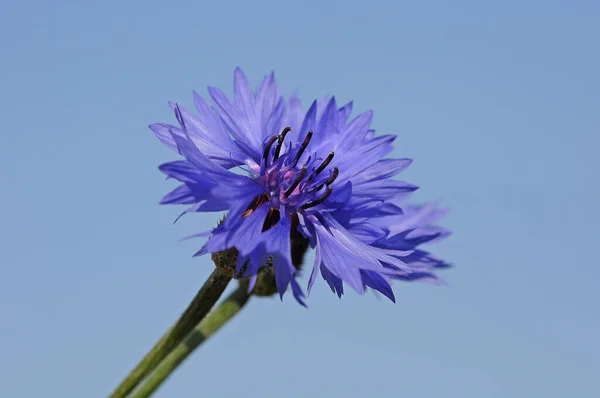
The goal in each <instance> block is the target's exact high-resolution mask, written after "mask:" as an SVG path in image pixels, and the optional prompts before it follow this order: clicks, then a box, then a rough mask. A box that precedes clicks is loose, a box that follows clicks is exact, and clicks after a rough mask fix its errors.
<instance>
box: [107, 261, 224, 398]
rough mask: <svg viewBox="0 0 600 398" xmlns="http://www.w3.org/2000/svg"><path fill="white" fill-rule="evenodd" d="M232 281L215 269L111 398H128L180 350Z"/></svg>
mask: <svg viewBox="0 0 600 398" xmlns="http://www.w3.org/2000/svg"><path fill="white" fill-rule="evenodd" d="M230 280H231V277H230V276H227V275H224V274H223V273H222V272H221V271H220V270H219V269H218V268H216V269H215V270H214V271H213V273H212V274H211V275H210V276H209V277H208V279H207V280H206V282H205V283H204V285H203V286H202V288H200V291H199V292H198V294H196V297H194V299H193V300H192V302H191V303H190V305H189V306H188V308H187V309H186V310H185V312H184V313H183V314H182V315H181V317H180V318H179V320H178V321H177V322H176V323H175V325H173V326H172V327H171V328H170V329H169V330H167V332H166V333H165V334H164V335H163V337H161V339H160V340H159V341H158V343H156V345H155V346H154V347H153V348H152V350H150V352H148V354H146V356H145V357H144V359H142V360H141V362H140V363H139V364H138V365H137V366H136V367H135V369H133V370H132V371H131V373H129V375H128V376H127V377H126V378H125V379H124V380H123V381H122V382H121V384H120V385H119V386H118V387H117V388H116V389H115V391H114V392H113V393H112V394H111V395H110V398H125V397H127V395H128V394H129V393H131V391H133V390H134V389H135V388H136V387H137V386H138V385H139V384H140V382H141V381H142V380H144V379H145V378H146V377H147V376H148V375H149V374H150V373H152V371H153V370H154V369H156V367H157V366H158V365H159V364H160V363H161V362H162V361H163V360H164V359H165V358H166V357H167V356H168V355H169V353H170V352H171V350H173V349H174V348H175V347H177V346H178V345H179V344H180V343H181V342H182V341H183V340H184V339H185V338H186V336H187V335H188V334H190V332H191V331H192V330H194V327H195V326H196V325H197V324H198V323H199V322H200V321H201V320H202V319H204V317H205V316H206V314H208V312H209V311H210V310H211V308H212V307H213V306H214V305H215V303H216V302H217V300H218V299H219V297H221V294H223V291H224V290H225V288H226V287H227V284H228V283H229V281H230Z"/></svg>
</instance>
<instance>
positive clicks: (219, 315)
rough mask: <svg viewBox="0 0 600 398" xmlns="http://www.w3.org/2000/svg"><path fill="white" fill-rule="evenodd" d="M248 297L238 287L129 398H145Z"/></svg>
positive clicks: (238, 308) (232, 314)
mask: <svg viewBox="0 0 600 398" xmlns="http://www.w3.org/2000/svg"><path fill="white" fill-rule="evenodd" d="M249 298H250V295H249V294H248V293H247V287H245V286H243V285H240V286H238V288H237V289H236V290H235V291H234V292H233V293H231V295H230V296H229V297H227V298H226V299H225V301H223V302H222V303H221V304H220V305H219V306H218V307H217V308H215V309H214V310H213V311H212V312H211V313H210V314H208V315H207V316H206V318H204V320H203V321H202V322H200V324H199V325H198V326H197V327H196V328H195V329H194V330H193V331H192V333H190V334H189V335H188V336H187V337H186V339H185V340H184V341H183V343H181V344H179V346H177V348H175V349H174V350H173V351H171V353H170V354H169V355H168V356H167V358H165V360H164V361H163V362H162V363H161V364H160V365H159V366H158V367H157V368H156V370H155V371H154V373H152V375H150V377H148V378H147V379H146V381H145V382H144V383H143V384H142V386H141V387H140V388H139V390H137V391H136V392H134V393H133V394H132V395H131V398H147V397H149V396H150V395H152V394H153V393H154V392H155V391H156V390H157V389H158V388H159V387H160V386H161V385H162V383H163V382H164V381H165V380H166V379H167V378H168V377H169V376H170V375H171V374H172V373H173V372H174V371H175V369H177V367H178V366H179V365H181V363H182V362H183V361H185V359H186V358H187V357H188V356H189V355H190V354H191V353H192V352H194V350H195V349H196V348H197V347H198V346H199V345H200V344H202V343H203V342H204V341H205V340H206V339H208V338H209V337H210V336H212V335H213V334H214V333H215V332H216V331H217V330H219V328H221V327H222V326H223V325H224V324H225V323H227V322H228V321H229V320H230V319H231V318H233V317H234V316H235V315H236V314H237V313H238V312H239V311H240V310H241V309H242V307H243V306H244V305H245V304H246V303H247V302H248V299H249Z"/></svg>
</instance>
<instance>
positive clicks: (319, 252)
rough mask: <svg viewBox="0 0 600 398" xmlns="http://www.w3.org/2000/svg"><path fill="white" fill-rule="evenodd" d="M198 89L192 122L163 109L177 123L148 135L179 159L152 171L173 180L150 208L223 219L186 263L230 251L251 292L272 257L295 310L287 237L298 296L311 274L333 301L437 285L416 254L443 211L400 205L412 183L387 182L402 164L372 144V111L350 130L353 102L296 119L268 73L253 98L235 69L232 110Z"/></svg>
mask: <svg viewBox="0 0 600 398" xmlns="http://www.w3.org/2000/svg"><path fill="white" fill-rule="evenodd" d="M208 92H209V94H210V97H211V98H212V102H213V107H212V108H211V107H210V106H209V105H208V104H207V103H206V102H205V101H204V100H203V99H202V97H200V96H199V95H198V94H197V93H195V92H194V103H195V105H196V108H197V113H193V112H191V111H189V110H187V109H185V108H183V107H181V106H179V105H177V104H170V105H171V108H172V109H173V110H174V112H175V116H176V118H177V121H178V125H169V124H153V125H151V126H150V128H151V129H152V130H153V131H154V133H155V134H156V136H157V137H158V138H159V139H160V140H161V141H162V142H163V143H164V144H165V145H166V146H168V147H170V148H171V149H173V150H175V151H177V152H178V153H179V154H180V155H181V156H183V157H184V160H178V161H174V162H169V163H166V164H163V165H161V166H160V170H161V171H163V172H164V173H165V174H166V175H167V176H168V177H170V178H175V179H177V180H179V181H180V182H182V184H181V185H180V186H179V187H177V188H176V189H175V190H173V191H172V192H171V193H169V194H167V195H166V196H165V197H164V198H163V199H162V201H161V203H163V204H187V205H190V207H189V208H188V209H187V210H186V211H185V212H184V213H183V214H185V213H187V212H205V211H211V212H212V211H223V210H227V211H228V215H227V217H226V218H225V220H224V221H223V222H222V223H221V224H220V225H219V226H218V227H216V228H214V229H212V230H211V231H207V232H204V233H201V234H198V235H199V236H207V237H209V238H210V239H208V240H207V242H206V243H205V245H204V246H203V247H202V249H201V250H200V251H199V252H198V253H197V255H200V254H205V253H217V252H221V251H224V250H227V249H230V248H233V247H235V248H236V249H237V250H238V252H239V254H238V257H237V258H238V260H237V261H238V263H237V270H238V272H240V270H242V269H243V276H247V277H250V281H251V282H250V288H252V285H253V281H255V280H256V275H257V272H258V270H259V268H260V267H261V266H262V265H263V264H265V263H266V262H267V260H268V259H269V258H272V264H273V269H274V274H275V281H276V284H277V288H278V290H279V293H280V294H281V295H283V293H284V292H285V291H286V290H287V287H288V285H290V284H291V287H292V292H293V294H294V297H295V298H296V299H297V300H298V301H299V302H300V303H303V301H302V299H303V297H304V293H303V291H302V289H301V287H300V285H299V284H298V282H297V280H296V276H297V274H298V271H297V270H296V268H295V267H294V266H293V264H292V261H291V254H290V250H291V249H290V234H291V233H292V231H298V232H300V233H301V234H302V235H303V236H304V237H305V238H307V239H308V240H309V242H310V245H311V247H313V248H315V249H316V254H315V263H314V266H313V269H312V272H311V275H310V278H309V281H308V290H309V292H310V289H311V287H312V285H313V284H314V282H315V279H316V276H317V274H318V273H319V272H320V273H321V275H322V276H323V278H324V279H325V280H326V281H327V283H328V284H329V286H330V287H331V289H332V290H333V291H334V292H336V293H337V294H338V295H339V296H341V295H342V294H343V285H344V283H346V284H347V285H349V286H350V287H352V288H353V289H354V290H355V291H357V292H358V293H360V294H362V293H363V292H364V291H365V289H366V288H367V287H371V288H373V289H375V290H377V291H379V292H381V293H382V294H384V295H385V296H387V297H389V298H390V299H391V300H394V295H393V292H392V289H391V286H390V282H391V281H392V279H402V280H434V281H435V280H437V278H436V277H435V275H434V274H433V273H432V269H433V268H438V267H445V266H447V264H446V263H445V262H444V261H442V260H440V259H437V258H435V257H434V256H432V255H431V254H429V253H428V252H426V251H423V250H421V249H418V248H417V246H419V245H421V244H423V243H426V242H431V241H434V240H437V239H440V238H443V237H445V236H447V235H448V234H449V232H448V231H447V230H445V229H443V228H441V227H438V226H436V225H435V224H434V223H435V222H436V221H437V220H438V219H439V218H440V217H441V216H443V214H444V212H445V210H444V209H439V208H437V206H435V205H434V204H427V205H424V206H405V205H404V202H405V199H406V197H407V196H408V195H409V194H410V193H411V192H413V191H415V190H416V189H417V186H415V185H412V184H409V183H407V182H403V181H399V180H395V179H390V178H391V177H393V176H395V175H396V174H398V173H400V172H401V171H402V170H404V169H405V168H406V167H408V166H409V165H410V163H411V160H409V159H384V156H385V155H386V154H388V153H389V152H390V151H391V150H392V142H393V141H394V139H395V136H393V135H383V136H375V131H374V130H372V129H371V128H370V125H371V120H372V116H373V114H372V112H370V111H369V112H365V113H362V114H360V115H358V116H356V117H355V118H353V119H352V120H350V121H349V117H350V113H351V111H352V103H348V104H346V105H344V106H341V107H338V105H337V103H336V100H335V98H334V97H331V98H326V99H324V100H321V101H315V102H313V103H312V105H311V106H310V108H309V109H308V111H306V113H304V111H303V110H302V107H301V104H300V101H299V100H298V99H297V98H296V97H293V96H292V97H291V98H290V99H289V100H288V101H285V100H284V99H283V98H282V96H281V95H280V94H279V90H278V88H277V85H276V83H275V78H274V75H273V74H271V75H269V76H267V77H265V79H264V80H263V81H262V83H261V84H260V86H259V87H258V88H257V89H256V90H255V91H253V90H252V89H251V87H250V85H249V83H248V81H247V79H246V77H245V76H244V74H243V72H242V71H241V70H240V69H239V68H238V69H236V71H235V74H234V99H233V101H230V100H229V98H228V97H227V96H226V95H225V94H224V93H223V92H222V91H221V90H219V89H217V88H213V87H209V89H208ZM244 265H245V267H243V266H244Z"/></svg>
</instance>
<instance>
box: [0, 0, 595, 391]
mask: <svg viewBox="0 0 600 398" xmlns="http://www.w3.org/2000/svg"><path fill="white" fill-rule="evenodd" d="M599 20H600V3H598V2H594V1H571V2H567V1H543V2H542V1H528V2H527V1H505V2H493V3H492V2H481V1H447V2H445V1H422V2H403V1H398V2H392V1H387V2H383V1H368V2H359V1H344V2H342V1H329V2H325V1H314V0H305V1H299V2H282V1H265V0H263V1H248V2H241V1H239V2H231V1H222V2H217V1H214V2H201V1H178V2H166V1H163V2H157V1H145V2H142V1H135V2H134V1H130V2H127V1H125V2H124V1H114V0H109V1H101V2H100V1H98V2H92V1H88V2H82V1H64V0H63V1H40V0H38V1H21V2H8V1H5V2H2V5H0V53H1V62H0V112H1V116H2V119H1V120H2V126H1V131H2V132H1V134H2V140H1V141H0V181H1V188H0V264H1V265H0V266H1V267H2V268H1V271H2V274H1V277H0V380H1V382H0V396H1V397H3V398H18V397H42V396H44V397H74V398H75V397H77V398H80V397H102V396H106V395H107V394H108V393H109V392H110V391H112V389H113V388H114V387H115V386H116V384H117V383H118V382H119V381H120V379H121V378H122V377H123V376H125V374H126V373H127V372H128V371H129V370H130V369H131V367H132V366H133V365H134V364H135V363H136V362H137V361H138V360H139V359H140V358H141V356H142V355H143V354H145V352H146V351H147V350H148V349H149V348H150V347H151V346H152V345H153V343H154V342H155V341H156V340H157V339H158V337H159V336H160V335H161V334H162V333H163V332H164V331H165V330H166V328H167V327H168V326H169V325H171V323H172V322H173V321H174V320H175V319H176V317H177V316H178V315H179V313H180V311H181V310H183V309H184V307H185V306H186V305H187V303H188V302H189V300H190V299H191V298H192V297H193V295H194V294H195V292H196V291H197V289H198V288H199V286H200V285H201V284H202V282H203V280H204V279H205V278H206V276H207V275H208V274H209V273H210V271H211V262H210V259H209V258H208V257H205V258H200V259H198V258H192V257H191V255H192V253H194V252H195V250H197V249H198V247H199V244H200V242H199V241H188V242H185V243H179V242H178V239H179V238H181V237H183V236H186V235H188V234H191V233H194V232H197V231H200V230H205V229H206V228H207V226H211V225H213V224H214V222H215V220H216V217H217V215H208V216H203V215H194V216H189V217H187V218H184V219H183V220H182V221H181V222H180V223H178V224H176V225H175V226H173V225H172V222H173V220H174V218H175V217H176V216H177V214H179V212H180V211H181V210H182V209H181V208H178V207H160V206H159V205H158V200H159V199H160V197H161V196H162V195H163V194H164V193H166V192H167V191H168V190H169V189H170V188H171V187H172V186H173V185H172V184H170V183H168V182H165V181H164V180H163V176H162V175H161V174H160V173H159V172H158V170H157V166H158V165H159V164H160V163H162V162H165V161H168V160H173V159H175V157H174V155H173V154H172V153H171V152H170V151H169V150H168V149H166V148H164V147H163V146H162V145H161V144H160V143H159V142H158V140H156V139H155V137H154V136H153V134H152V132H151V131H150V130H149V129H147V127H146V126H147V125H148V124H150V123H153V122H174V117H173V115H172V113H171V112H170V110H169V108H168V106H167V101H168V100H172V101H178V102H180V103H182V104H184V105H186V106H191V105H192V100H191V94H192V90H193V89H196V90H198V91H199V92H201V93H203V95H205V93H206V91H205V87H206V86H207V85H215V86H217V87H221V88H223V89H224V90H226V92H228V93H230V92H231V90H232V79H233V70H234V68H235V66H237V65H239V66H241V67H242V68H243V69H244V70H245V72H246V73H247V75H248V77H249V79H250V80H251V81H252V83H253V84H254V83H258V82H259V81H260V79H262V77H263V76H264V75H265V74H267V73H268V72H269V71H270V70H272V69H274V70H275V71H276V75H277V78H278V82H279V83H280V85H281V87H282V88H283V90H284V91H285V92H286V93H287V94H290V93H292V91H293V90H297V92H298V94H299V95H300V97H301V98H302V99H303V100H304V103H305V105H306V104H307V103H308V101H310V99H312V98H314V97H320V96H322V95H324V94H328V93H332V94H335V95H336V96H337V97H338V98H339V100H340V101H343V102H345V101H349V100H354V101H355V110H357V111H364V110H368V109H373V110H374V111H375V122H374V123H375V128H377V130H378V131H379V132H396V133H398V134H399V139H398V140H397V141H396V143H397V149H396V150H395V152H394V155H396V156H404V157H412V158H414V159H415V162H414V164H413V165H412V166H411V168H410V169H409V170H408V171H407V172H406V174H405V176H404V177H405V179H407V180H408V181H411V182H414V183H416V184H418V185H420V186H421V187H422V190H421V191H420V193H419V195H418V196H417V198H418V199H437V198H443V200H444V203H445V204H446V205H448V206H451V207H452V213H451V214H450V215H449V216H448V217H447V218H446V219H445V221H444V225H445V226H448V227H450V228H451V229H453V230H454V232H455V234H454V236H453V237H452V238H450V239H449V240H448V241H446V242H444V243H443V244H440V245H437V246H435V247H432V249H433V250H434V251H435V252H436V253H437V254H440V255H442V256H444V257H445V258H447V259H448V260H450V261H452V262H453V263H454V264H455V265H456V267H455V268H454V269H451V270H449V271H445V272H443V274H442V276H443V277H444V278H445V279H446V281H447V282H448V285H447V286H444V287H435V286H430V285H425V284H402V283H398V284H396V286H395V288H396V289H395V290H396V292H397V299H398V303H397V304H395V305H394V304H392V303H390V302H388V301H387V300H385V299H380V298H377V297H375V296H374V295H372V294H367V295H366V296H363V297H360V296H357V295H355V294H354V293H353V292H348V294H347V295H346V296H344V297H343V299H342V300H338V299H337V297H335V296H334V295H333V294H332V293H331V292H330V291H329V290H328V288H327V287H326V285H325V283H324V282H323V281H320V282H319V283H318V284H317V286H316V288H315V289H314V291H313V294H312V296H311V298H310V300H309V306H310V308H309V309H308V310H306V309H304V308H302V307H300V306H298V305H297V304H296V303H295V302H294V300H293V299H292V297H291V296H286V297H285V298H284V301H283V303H281V302H280V301H279V300H278V299H262V300H261V299H256V300H254V301H253V302H251V303H250V305H249V306H248V307H247V308H246V309H245V310H244V311H243V313H241V314H240V315H239V316H238V317H237V318H236V319H235V320H234V321H233V322H231V323H230V324H229V325H228V326H227V327H226V328H225V329H224V330H222V331H221V332H219V334H218V335H216V336H215V337H214V339H212V340H211V341H210V342H209V343H208V344H206V345H205V346H203V347H202V348H201V349H200V350H199V351H197V352H196V353H195V355H194V356H193V357H192V358H191V360H189V361H188V362H186V363H185V364H184V366H182V368H181V369H180V370H179V371H178V372H177V373H176V374H175V375H174V376H173V377H172V378H171V379H170V380H169V381H168V382H167V383H166V384H165V385H164V387H163V388H162V389H161V390H160V391H159V393H157V394H156V396H157V397H198V396H207V397H209V396H210V397H230V396H247V397H261V398H268V397H282V396H285V397H307V396H314V397H327V396H331V397H333V396H336V397H337V396H340V397H364V396H382V397H387V396H392V397H396V396H397V397H411V398H412V397H476V398H480V397H578V398H579V397H598V396H600V388H599V387H598V382H597V378H598V375H599V374H600V359H599V356H600V344H599V343H598V336H600V313H599V311H598V303H599V302H600V300H599V295H598V281H599V279H600V270H599V263H598V257H597V255H596V254H595V249H594V247H595V244H597V242H598V236H599V234H598V227H599V226H600V212H599V211H598V203H599V202H600V189H599V184H598V181H599V179H598V171H599V161H598V148H599V144H600V140H599V139H598V133H599V127H600V113H599V111H598V110H599V106H600V79H599V77H598V71H599V70H600V55H599V52H598V39H599V38H600V24H598V21H599ZM311 260H312V256H311V257H310V258H309V262H310V261H311ZM305 283H306V278H305V279H304V280H303V284H304V285H305ZM225 369H234V373H235V374H232V373H231V372H232V371H231V370H225ZM240 394H242V395H240Z"/></svg>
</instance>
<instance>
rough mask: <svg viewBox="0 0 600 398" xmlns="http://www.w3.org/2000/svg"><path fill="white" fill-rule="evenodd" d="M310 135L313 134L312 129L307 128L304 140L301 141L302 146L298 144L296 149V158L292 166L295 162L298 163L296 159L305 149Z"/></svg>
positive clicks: (298, 158)
mask: <svg viewBox="0 0 600 398" xmlns="http://www.w3.org/2000/svg"><path fill="white" fill-rule="evenodd" d="M312 135H313V132H312V130H309V131H308V133H307V134H306V138H304V141H303V142H302V146H300V149H299V150H298V153H297V154H296V158H295V159H294V166H295V165H296V164H298V161H299V160H300V157H302V154H303V153H304V151H305V150H306V147H307V146H308V143H309V142H310V139H311V138H312Z"/></svg>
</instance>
